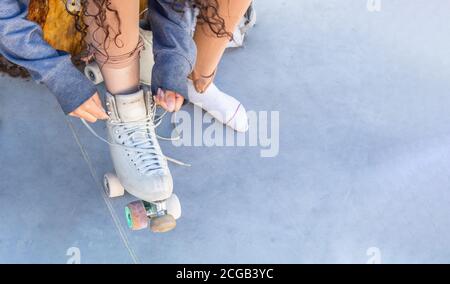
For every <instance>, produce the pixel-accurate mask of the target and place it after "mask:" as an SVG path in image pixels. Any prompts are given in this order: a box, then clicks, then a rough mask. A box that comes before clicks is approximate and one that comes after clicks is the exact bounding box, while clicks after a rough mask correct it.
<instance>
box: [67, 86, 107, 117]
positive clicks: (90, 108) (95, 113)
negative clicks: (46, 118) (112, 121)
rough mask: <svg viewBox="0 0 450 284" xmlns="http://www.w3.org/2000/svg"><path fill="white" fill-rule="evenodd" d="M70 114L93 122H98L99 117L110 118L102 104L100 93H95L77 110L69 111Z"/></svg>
mask: <svg viewBox="0 0 450 284" xmlns="http://www.w3.org/2000/svg"><path fill="white" fill-rule="evenodd" d="M69 115H70V116H75V117H79V118H82V119H84V120H86V121H89V122H91V123H94V122H96V121H97V120H98V119H102V120H106V119H109V116H108V115H107V114H106V111H105V109H104V108H103V106H102V103H101V101H100V97H99V95H98V93H95V94H94V95H93V96H92V97H90V98H89V99H88V100H87V101H85V102H84V103H83V104H82V105H81V106H79V107H78V108H77V109H76V110H74V111H73V112H71V113H69Z"/></svg>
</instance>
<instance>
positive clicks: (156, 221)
mask: <svg viewBox="0 0 450 284" xmlns="http://www.w3.org/2000/svg"><path fill="white" fill-rule="evenodd" d="M176 226H177V221H175V218H174V217H173V216H172V215H170V214H167V215H163V216H159V217H154V218H152V219H150V230H152V232H154V233H165V232H168V231H170V230H173V229H174V228H175V227H176Z"/></svg>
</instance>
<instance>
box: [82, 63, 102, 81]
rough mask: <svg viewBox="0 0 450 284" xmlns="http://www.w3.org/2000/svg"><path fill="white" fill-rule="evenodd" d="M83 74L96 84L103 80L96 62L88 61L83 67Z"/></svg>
mask: <svg viewBox="0 0 450 284" xmlns="http://www.w3.org/2000/svg"><path fill="white" fill-rule="evenodd" d="M84 75H85V76H86V77H87V78H88V79H89V80H91V81H92V83H94V84H96V85H98V84H100V83H101V82H103V76H102V72H101V71H100V67H98V65H97V63H89V64H88V65H86V67H84Z"/></svg>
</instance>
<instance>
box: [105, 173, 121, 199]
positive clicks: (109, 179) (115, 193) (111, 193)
mask: <svg viewBox="0 0 450 284" xmlns="http://www.w3.org/2000/svg"><path fill="white" fill-rule="evenodd" d="M103 189H104V190H105V193H106V195H107V196H108V197H111V198H113V197H119V196H123V195H124V194H125V189H124V188H123V186H122V184H121V183H120V180H119V178H118V177H117V176H116V175H114V174H111V173H107V174H105V175H104V176H103Z"/></svg>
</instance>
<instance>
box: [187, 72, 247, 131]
mask: <svg viewBox="0 0 450 284" xmlns="http://www.w3.org/2000/svg"><path fill="white" fill-rule="evenodd" d="M188 96H189V101H190V102H191V103H193V104H194V105H196V106H198V107H200V108H202V109H204V110H205V111H207V112H208V113H209V114H211V115H212V116H213V117H214V118H215V119H217V120H218V121H220V122H221V123H223V124H226V125H228V126H229V127H231V128H232V129H234V130H236V131H239V132H246V131H247V130H248V117H247V112H246V111H245V108H244V106H243V105H242V104H241V103H240V102H239V101H238V100H237V99H235V98H233V97H232V96H230V95H227V94H225V93H224V92H222V91H220V90H219V89H218V88H217V87H216V85H214V83H212V84H211V85H210V86H209V87H208V89H206V91H205V92H204V93H199V92H197V90H196V89H195V87H194V84H193V82H192V80H188Z"/></svg>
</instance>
